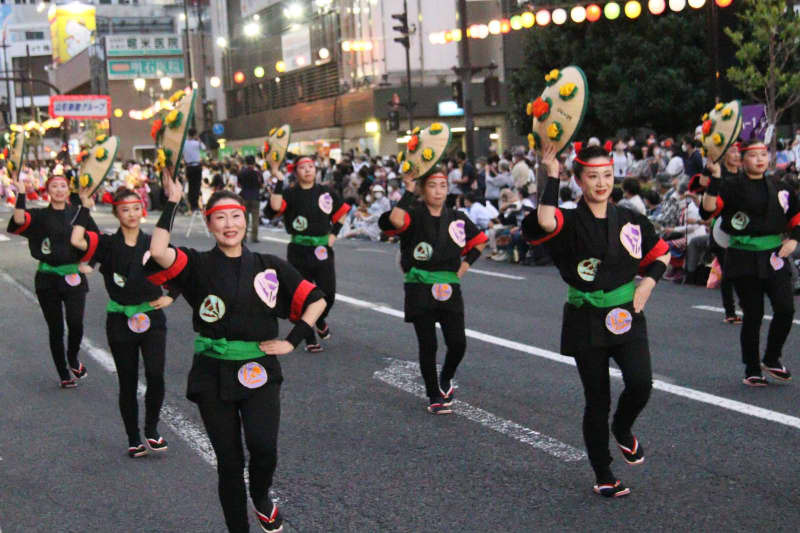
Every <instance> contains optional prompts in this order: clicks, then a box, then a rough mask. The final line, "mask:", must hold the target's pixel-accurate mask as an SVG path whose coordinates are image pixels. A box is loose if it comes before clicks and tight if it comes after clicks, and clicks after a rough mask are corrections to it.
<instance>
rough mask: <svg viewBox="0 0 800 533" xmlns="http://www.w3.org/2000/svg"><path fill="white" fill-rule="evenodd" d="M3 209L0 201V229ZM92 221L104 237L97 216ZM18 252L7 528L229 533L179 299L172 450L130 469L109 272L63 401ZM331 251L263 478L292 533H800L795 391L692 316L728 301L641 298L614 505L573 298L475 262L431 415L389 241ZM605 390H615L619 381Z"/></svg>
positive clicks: (685, 294)
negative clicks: (638, 352)
mask: <svg viewBox="0 0 800 533" xmlns="http://www.w3.org/2000/svg"><path fill="white" fill-rule="evenodd" d="M9 215H10V213H9V211H8V210H7V209H6V210H4V211H0V223H2V224H3V227H5V226H4V225H5V223H6V221H7V219H8V216H9ZM96 219H97V220H98V223H99V224H100V226H101V227H102V228H106V229H109V230H113V229H115V228H116V224H115V221H114V219H113V218H112V217H111V216H110V215H109V214H107V213H105V212H101V214H99V215H98V216H97V217H96ZM154 221H155V220H154V217H152V216H151V217H150V219H149V221H148V224H147V225H146V226H145V227H146V229H147V230H148V231H149V230H150V229H151V228H152V225H153V223H154ZM187 223H188V219H187V218H186V217H182V218H180V217H179V218H178V220H177V221H176V231H175V233H174V235H175V242H177V243H179V244H188V245H190V246H194V247H197V248H200V249H207V248H209V247H210V246H211V241H210V239H207V238H206V237H205V236H204V235H203V233H202V230H198V229H197V227H196V228H195V231H194V232H193V235H192V236H191V237H190V238H185V233H184V232H185V228H186V226H187ZM262 235H265V236H267V238H268V239H269V240H267V241H263V242H262V243H260V244H256V245H252V246H251V248H252V249H254V250H257V251H259V252H267V253H274V254H276V255H279V256H281V257H285V246H286V245H285V244H284V243H283V242H279V241H286V240H287V239H286V235H285V234H284V233H282V232H280V231H278V232H270V231H265V230H264V229H262ZM22 244H24V241H23V239H20V238H18V237H14V236H10V237H9V238H8V240H3V239H2V238H0V290H1V291H0V294H2V295H3V297H2V298H0V316H2V320H1V321H0V376H2V377H3V378H4V379H3V386H2V387H0V530H1V531H2V532H4V533H15V532H26V533H27V532H39V531H42V532H44V531H47V532H53V531H59V532H60V531H65V532H66V531H69V532H88V531H103V532H107V531H113V532H133V531H136V532H178V531H202V532H217V531H224V522H223V519H222V512H221V509H220V506H219V503H218V500H217V494H216V472H215V467H214V459H213V452H211V451H210V448H209V446H208V442H207V440H206V439H205V434H204V432H203V430H202V424H201V421H200V418H199V415H198V412H197V410H196V408H195V407H194V405H193V404H191V403H190V402H188V401H187V400H186V399H185V397H184V392H185V385H186V375H187V372H188V369H189V364H190V361H191V346H192V339H193V337H194V334H193V332H192V329H191V321H190V311H189V308H188V306H187V305H186V303H185V302H183V301H179V302H176V303H175V304H174V305H173V306H172V307H170V308H169V309H167V311H166V312H167V315H168V321H169V333H168V344H167V350H168V351H167V367H166V382H167V395H166V400H165V410H164V413H163V422H162V428H161V429H162V433H163V435H164V436H165V438H166V439H167V440H168V441H169V448H170V449H169V451H168V452H166V453H165V454H164V455H162V456H160V457H154V456H149V457H146V458H144V459H141V460H132V459H129V458H128V457H127V455H126V450H127V439H126V437H125V434H124V431H123V427H122V422H121V420H120V417H119V413H118V410H117V383H116V376H115V375H114V372H113V363H111V362H110V356H109V354H108V345H107V342H106V336H105V331H104V329H105V312H104V308H105V304H106V302H107V297H106V293H105V290H104V288H103V287H102V279H101V277H100V276H99V275H97V274H95V275H93V276H91V277H90V284H91V291H90V293H89V296H88V300H87V309H86V319H85V337H84V340H85V344H84V350H82V355H81V357H82V360H83V361H84V362H85V364H86V366H87V367H88V369H89V377H88V378H87V379H86V380H83V381H82V382H81V383H80V386H79V387H78V388H77V389H74V390H61V389H59V388H58V386H57V379H56V374H55V371H54V369H53V365H52V362H51V358H50V354H49V349H48V343H47V330H46V327H45V325H44V320H43V318H42V316H41V313H40V311H39V309H38V306H37V305H36V303H35V301H34V300H33V294H32V288H33V274H34V270H35V263H34V261H33V260H32V259H31V258H30V256H29V255H28V252H27V247H26V246H23V245H22ZM336 248H337V254H336V261H337V272H338V294H339V299H338V301H337V303H336V305H335V307H334V309H333V312H332V314H331V317H330V320H329V322H330V325H331V328H332V332H333V338H332V339H331V340H329V341H327V342H324V346H325V351H324V352H322V353H319V354H308V353H306V352H304V351H301V350H297V351H295V352H294V353H292V354H289V355H287V356H284V357H283V359H282V364H283V369H284V375H285V382H284V386H283V393H282V399H283V402H282V423H281V432H280V444H279V463H278V470H277V473H276V479H275V485H274V487H273V488H274V490H275V492H276V495H277V497H278V499H279V500H280V502H281V507H282V512H283V514H284V516H285V518H286V521H287V528H286V529H287V531H292V532H295V531H302V532H309V531H313V532H317V531H319V532H327V531H354V532H377V531H398V532H405V531H425V532H427V531H431V532H433V531H465V532H467V531H468V532H472V531H475V532H478V531H481V532H485V531H515V532H517V531H519V532H523V531H542V530H561V531H587V530H590V529H600V528H602V529H611V530H617V531H662V530H663V531H667V530H669V531H673V530H707V531H756V530H758V531H761V530H766V529H768V530H771V531H797V530H798V529H800V482H798V480H800V464H798V461H797V459H796V450H798V449H800V418H799V417H800V412H798V411H800V409H798V406H800V388H798V385H789V386H779V385H770V386H769V387H767V388H766V389H762V390H753V389H748V388H745V387H744V386H743V385H741V384H740V380H741V377H742V365H741V364H740V362H739V360H740V355H739V347H738V335H739V327H738V326H731V325H725V324H723V323H722V314H721V313H719V312H716V311H713V310H708V309H702V308H697V307H696V306H705V307H708V308H718V307H720V299H719V294H718V292H716V291H709V290H706V289H702V288H696V287H684V286H677V285H673V284H670V283H664V282H662V283H661V284H659V286H658V287H657V289H656V291H655V292H654V295H653V297H652V299H651V301H650V302H649V304H648V307H647V310H646V313H647V316H648V327H649V331H650V343H651V344H650V346H651V351H652V354H653V368H654V373H655V390H654V391H653V395H652V397H651V400H650V403H649V405H648V407H647V409H646V410H645V411H644V413H643V415H642V416H641V417H640V419H639V422H638V424H637V426H636V434H637V436H638V437H639V440H640V441H641V442H642V444H643V445H644V446H645V449H646V451H647V460H646V462H645V464H644V465H642V466H637V467H630V466H628V465H625V464H624V463H623V461H622V459H621V457H620V456H619V454H618V453H617V451H616V450H612V455H613V456H614V457H615V461H614V464H613V465H612V466H613V468H614V470H615V473H616V474H617V476H618V477H620V478H621V479H622V480H623V481H624V482H625V483H626V484H627V485H628V486H630V487H631V488H632V491H633V492H632V494H631V496H630V497H628V498H625V499H622V500H619V501H609V500H606V499H603V498H600V497H599V496H596V495H594V494H592V492H591V486H592V484H593V482H594V479H593V475H592V471H591V468H590V467H589V464H588V461H587V460H586V457H585V453H584V448H583V439H582V435H581V425H580V421H581V416H582V412H583V397H582V390H581V387H580V383H579V379H578V376H577V372H576V370H575V368H574V366H573V365H572V364H571V360H569V359H566V358H563V357H560V356H559V355H558V354H557V353H555V352H557V350H558V342H559V335H560V325H561V309H562V305H563V302H564V298H565V293H566V289H565V285H564V284H563V282H562V281H561V280H560V278H559V277H558V275H557V273H556V271H555V270H554V269H553V268H552V267H544V268H529V267H517V266H514V265H507V264H495V263H492V262H491V261H488V260H481V261H479V262H478V263H476V265H475V267H476V269H478V270H481V271H483V273H474V272H471V273H469V274H468V275H467V276H466V277H465V279H464V282H463V288H464V293H465V299H466V302H467V305H468V309H467V316H466V323H467V328H468V330H469V331H468V347H467V355H466V357H465V359H464V362H463V363H462V365H461V367H460V368H459V372H458V375H457V384H458V387H459V388H458V391H457V392H458V395H457V398H458V400H459V401H458V402H457V404H456V413H455V414H454V415H451V416H441V417H434V416H431V415H429V414H428V413H427V412H426V411H425V406H426V401H425V400H424V399H422V398H420V397H419V396H418V395H419V394H421V390H422V380H421V378H420V377H419V375H418V371H417V369H416V367H415V361H416V357H417V348H416V339H415V336H414V332H413V328H412V327H411V326H410V325H409V324H405V323H404V322H403V320H402V318H401V317H402V314H401V311H402V302H403V293H402V281H401V275H400V273H399V268H398V266H397V256H396V252H397V249H396V247H395V246H392V245H389V244H382V243H369V242H366V241H340V242H338V243H337V245H336ZM486 272H488V273H490V274H500V275H501V276H503V277H498V276H496V275H489V274H486ZM798 316H800V314H799V315H798ZM764 330H766V328H764ZM282 331H283V332H284V333H285V332H286V331H288V327H287V325H286V324H284V325H282ZM763 333H764V335H765V333H766V332H765V331H764V332H763ZM799 338H800V336H799V335H798V333H797V331H793V332H792V334H791V335H790V338H789V341H788V343H787V346H786V348H785V362H786V364H787V366H789V367H790V368H794V369H795V370H796V371H798V372H800V363H798V362H797V352H798V345H799V344H800V341H799V340H798V339H799ZM762 342H763V341H762ZM441 351H442V349H441V344H440V352H441ZM441 358H442V355H441V353H440V361H441ZM141 377H142V379H143V372H142V373H141ZM612 387H613V389H614V391H615V395H616V394H618V392H619V391H620V390H621V380H620V379H617V378H615V379H612ZM256 528H257V526H256V525H255V524H253V526H252V530H253V531H255V530H256Z"/></svg>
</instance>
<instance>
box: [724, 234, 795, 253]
mask: <svg viewBox="0 0 800 533" xmlns="http://www.w3.org/2000/svg"><path fill="white" fill-rule="evenodd" d="M782 242H783V241H782V239H781V236H780V235H760V236H758V237H751V236H750V235H731V242H730V244H729V245H728V246H729V247H730V248H736V249H737V250H747V251H748V252H761V251H764V250H772V249H773V248H778V247H780V246H781V243H782Z"/></svg>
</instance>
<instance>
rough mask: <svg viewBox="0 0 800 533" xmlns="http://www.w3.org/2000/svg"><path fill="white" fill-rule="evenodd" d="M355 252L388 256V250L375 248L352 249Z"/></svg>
mask: <svg viewBox="0 0 800 533" xmlns="http://www.w3.org/2000/svg"><path fill="white" fill-rule="evenodd" d="M353 251H355V252H372V253H374V254H390V253H392V252H390V251H389V250H379V249H377V248H353Z"/></svg>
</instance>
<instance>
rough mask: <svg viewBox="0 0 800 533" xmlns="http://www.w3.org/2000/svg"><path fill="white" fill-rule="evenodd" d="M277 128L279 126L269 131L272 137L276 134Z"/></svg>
mask: <svg viewBox="0 0 800 533" xmlns="http://www.w3.org/2000/svg"><path fill="white" fill-rule="evenodd" d="M277 130H278V128H272V129H271V130H269V133H268V135H269V136H270V137H272V136H273V135H275V132H276V131H277Z"/></svg>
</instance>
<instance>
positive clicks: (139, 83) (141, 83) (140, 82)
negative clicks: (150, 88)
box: [133, 78, 147, 92]
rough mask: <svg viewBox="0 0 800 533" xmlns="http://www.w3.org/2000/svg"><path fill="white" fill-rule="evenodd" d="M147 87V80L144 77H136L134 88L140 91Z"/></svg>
mask: <svg viewBox="0 0 800 533" xmlns="http://www.w3.org/2000/svg"><path fill="white" fill-rule="evenodd" d="M145 87H147V80H145V79H144V78H135V79H134V80H133V88H134V89H136V90H137V91H139V92H142V91H144V89H145Z"/></svg>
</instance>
